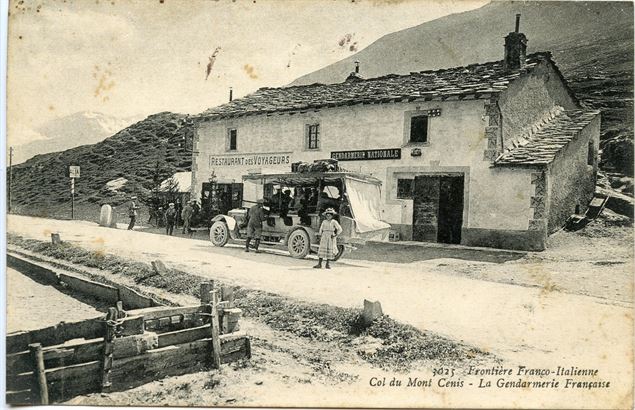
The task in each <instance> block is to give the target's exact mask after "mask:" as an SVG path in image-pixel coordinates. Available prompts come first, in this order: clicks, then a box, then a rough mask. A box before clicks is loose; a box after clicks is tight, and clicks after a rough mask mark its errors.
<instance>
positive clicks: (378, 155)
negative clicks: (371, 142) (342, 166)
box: [331, 148, 401, 161]
mask: <svg viewBox="0 0 635 410" xmlns="http://www.w3.org/2000/svg"><path fill="white" fill-rule="evenodd" d="M331 158H332V159H336V160H338V161H362V160H377V159H401V148H383V149H363V150H359V151H333V152H331Z"/></svg>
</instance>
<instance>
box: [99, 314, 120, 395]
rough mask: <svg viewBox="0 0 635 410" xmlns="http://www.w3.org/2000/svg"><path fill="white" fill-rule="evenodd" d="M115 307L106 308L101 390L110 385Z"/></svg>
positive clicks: (107, 389)
mask: <svg viewBox="0 0 635 410" xmlns="http://www.w3.org/2000/svg"><path fill="white" fill-rule="evenodd" d="M117 316H118V315H117V309H116V308H108V314H107V315H106V320H105V322H104V325H105V334H104V353H103V354H104V356H103V361H102V375H101V391H102V392H108V391H109V390H110V388H111V387H112V382H111V381H110V372H111V370H112V357H113V352H114V343H113V340H114V338H115V332H116V327H117V324H116V323H117V322H116V321H117Z"/></svg>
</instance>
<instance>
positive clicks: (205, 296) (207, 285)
mask: <svg viewBox="0 0 635 410" xmlns="http://www.w3.org/2000/svg"><path fill="white" fill-rule="evenodd" d="M212 289H214V281H213V280H212V281H209V282H203V283H201V287H200V291H201V305H208V304H209V303H210V301H211V299H210V298H211V296H210V292H211V291H212Z"/></svg>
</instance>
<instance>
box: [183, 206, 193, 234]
mask: <svg viewBox="0 0 635 410" xmlns="http://www.w3.org/2000/svg"><path fill="white" fill-rule="evenodd" d="M194 202H195V201H194V200H191V201H190V202H188V203H187V204H186V205H185V208H183V211H181V218H183V233H186V232H189V231H190V220H191V219H192V215H193V214H194V206H193V205H192V204H193V203H194Z"/></svg>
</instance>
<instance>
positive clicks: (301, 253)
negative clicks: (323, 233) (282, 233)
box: [287, 229, 311, 259]
mask: <svg viewBox="0 0 635 410" xmlns="http://www.w3.org/2000/svg"><path fill="white" fill-rule="evenodd" d="M287 249H289V254H290V255H291V256H293V257H294V258H299V259H302V258H304V257H305V256H307V255H308V254H309V251H310V250H311V239H310V238H309V234H308V233H306V232H305V231H304V230H303V229H296V230H295V231H293V232H291V235H289V239H288V240H287Z"/></svg>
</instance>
